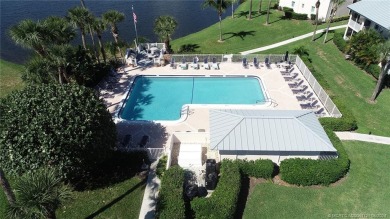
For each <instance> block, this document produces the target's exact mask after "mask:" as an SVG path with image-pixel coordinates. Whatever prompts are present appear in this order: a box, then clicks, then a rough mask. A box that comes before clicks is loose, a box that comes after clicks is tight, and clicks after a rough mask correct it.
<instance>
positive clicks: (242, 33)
mask: <svg viewBox="0 0 390 219" xmlns="http://www.w3.org/2000/svg"><path fill="white" fill-rule="evenodd" d="M255 32H256V31H254V30H250V31H240V32H228V33H224V34H223V35H226V34H231V36H230V37H228V38H225V40H227V39H230V38H233V37H240V38H241V40H244V38H245V37H246V36H248V35H249V36H254V35H255Z"/></svg>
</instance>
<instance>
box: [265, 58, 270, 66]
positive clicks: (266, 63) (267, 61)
mask: <svg viewBox="0 0 390 219" xmlns="http://www.w3.org/2000/svg"><path fill="white" fill-rule="evenodd" d="M264 63H265V66H266V67H267V68H271V65H270V64H271V63H270V62H269V59H268V58H265V60H264Z"/></svg>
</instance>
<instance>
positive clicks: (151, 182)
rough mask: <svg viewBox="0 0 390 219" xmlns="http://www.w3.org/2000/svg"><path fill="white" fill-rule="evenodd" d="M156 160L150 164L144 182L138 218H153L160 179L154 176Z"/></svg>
mask: <svg viewBox="0 0 390 219" xmlns="http://www.w3.org/2000/svg"><path fill="white" fill-rule="evenodd" d="M157 163H158V160H157V161H155V162H153V163H152V164H151V165H150V169H149V175H148V181H147V182H146V187H145V192H144V198H143V199H142V205H141V210H140V212H139V219H154V218H155V214H156V203H157V197H158V190H159V189H160V184H161V181H160V179H159V178H157V176H156V167H157Z"/></svg>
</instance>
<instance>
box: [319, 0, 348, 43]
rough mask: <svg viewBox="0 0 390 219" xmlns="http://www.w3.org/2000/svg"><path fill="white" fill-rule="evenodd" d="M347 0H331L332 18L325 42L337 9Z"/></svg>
mask: <svg viewBox="0 0 390 219" xmlns="http://www.w3.org/2000/svg"><path fill="white" fill-rule="evenodd" d="M344 2H345V0H331V3H332V10H331V11H330V18H329V20H328V27H327V28H326V33H325V37H324V42H323V43H325V42H326V37H327V36H328V32H329V28H330V23H332V21H333V18H334V16H335V15H336V12H337V9H338V8H339V6H340V5H341V4H343V3H344Z"/></svg>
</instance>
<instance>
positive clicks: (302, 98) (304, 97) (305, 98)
mask: <svg viewBox="0 0 390 219" xmlns="http://www.w3.org/2000/svg"><path fill="white" fill-rule="evenodd" d="M312 96H313V93H310V94H309V95H307V96H305V95H301V96H297V97H296V98H297V100H298V101H304V100H310V99H311V97H312Z"/></svg>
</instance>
